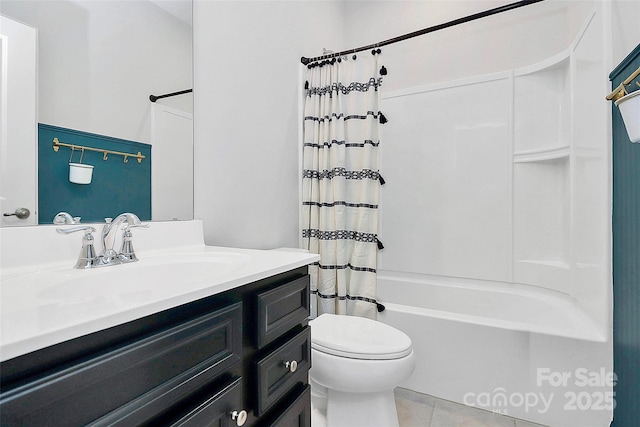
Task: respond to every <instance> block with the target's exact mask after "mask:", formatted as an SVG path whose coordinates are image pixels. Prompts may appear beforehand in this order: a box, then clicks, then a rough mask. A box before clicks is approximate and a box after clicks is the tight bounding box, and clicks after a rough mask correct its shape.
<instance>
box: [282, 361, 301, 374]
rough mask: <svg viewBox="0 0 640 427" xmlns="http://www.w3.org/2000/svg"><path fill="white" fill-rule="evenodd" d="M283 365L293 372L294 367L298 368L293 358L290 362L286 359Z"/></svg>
mask: <svg viewBox="0 0 640 427" xmlns="http://www.w3.org/2000/svg"><path fill="white" fill-rule="evenodd" d="M284 367H285V368H287V369H288V370H289V372H295V371H296V369H298V362H296V361H295V360H292V361H291V362H290V361H288V360H287V361H286V362H284Z"/></svg>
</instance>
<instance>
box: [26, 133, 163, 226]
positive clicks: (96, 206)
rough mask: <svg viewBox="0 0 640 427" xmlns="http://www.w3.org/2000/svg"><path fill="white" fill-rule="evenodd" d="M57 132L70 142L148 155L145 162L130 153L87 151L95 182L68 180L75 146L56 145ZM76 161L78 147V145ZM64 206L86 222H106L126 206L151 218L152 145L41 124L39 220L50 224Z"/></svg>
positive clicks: (77, 159)
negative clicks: (129, 155)
mask: <svg viewBox="0 0 640 427" xmlns="http://www.w3.org/2000/svg"><path fill="white" fill-rule="evenodd" d="M53 138H58V140H59V141H60V142H63V143H66V144H75V145H83V146H85V147H93V148H101V149H106V150H113V151H121V152H125V153H132V154H135V153H137V152H138V151H140V152H141V153H142V154H143V155H145V156H146V158H145V159H143V160H142V163H138V161H137V159H135V158H132V157H130V158H129V159H128V162H127V163H125V162H124V158H123V157H122V156H116V155H113V154H111V155H109V156H108V158H107V160H103V158H102V156H103V153H98V152H91V151H86V150H85V152H84V156H83V158H82V163H84V164H89V165H93V166H94V169H93V179H92V181H91V184H86V185H84V184H73V183H71V182H70V181H69V156H70V155H71V149H70V148H68V147H60V149H59V150H58V152H55V151H54V150H53ZM72 161H73V162H74V163H79V162H80V152H79V151H78V150H75V151H74V154H73V159H72ZM61 211H65V212H69V213H70V214H71V215H73V216H79V217H82V222H102V221H104V218H105V217H115V216H117V215H118V214H121V213H123V212H133V213H135V214H136V215H138V217H140V219H141V220H146V221H148V220H151V145H149V144H143V143H140V142H134V141H127V140H124V139H118V138H112V137H109V136H103V135H96V134H92V133H87V132H82V131H78V130H73V129H65V128H61V127H57V126H51V125H46V124H38V223H39V224H51V223H52V221H53V217H54V216H55V215H56V214H57V213H58V212H61Z"/></svg>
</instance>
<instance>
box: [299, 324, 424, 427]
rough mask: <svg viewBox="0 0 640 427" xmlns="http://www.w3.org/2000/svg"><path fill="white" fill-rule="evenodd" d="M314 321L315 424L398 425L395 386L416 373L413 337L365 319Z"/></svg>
mask: <svg viewBox="0 0 640 427" xmlns="http://www.w3.org/2000/svg"><path fill="white" fill-rule="evenodd" d="M309 324H310V325H311V370H310V371H309V382H310V384H311V406H312V417H313V418H312V419H313V421H314V423H313V424H314V427H322V425H323V424H325V425H326V426H327V427H347V426H348V427H359V426H362V427H371V426H376V427H398V415H397V412H396V404H395V399H394V395H393V389H394V388H395V387H396V386H397V385H398V384H399V383H400V382H402V381H403V380H405V379H406V378H408V377H409V375H411V373H412V372H413V369H414V366H415V360H414V353H413V349H412V345H411V339H410V338H409V337H408V336H407V335H406V334H405V333H403V332H401V331H399V330H397V329H395V328H393V327H391V326H389V325H387V324H384V323H381V322H377V321H375V320H371V319H365V318H362V317H354V316H337V315H334V314H322V315H321V316H319V317H318V318H316V319H314V320H312V321H311V322H309Z"/></svg>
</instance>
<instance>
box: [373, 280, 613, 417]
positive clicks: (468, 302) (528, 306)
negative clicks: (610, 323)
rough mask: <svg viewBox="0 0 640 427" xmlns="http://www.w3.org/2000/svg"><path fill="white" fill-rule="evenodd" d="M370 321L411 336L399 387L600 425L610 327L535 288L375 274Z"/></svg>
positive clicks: (606, 404)
mask: <svg viewBox="0 0 640 427" xmlns="http://www.w3.org/2000/svg"><path fill="white" fill-rule="evenodd" d="M378 299H379V301H380V302H381V303H382V304H384V305H385V307H386V310H385V311H384V312H382V313H379V315H378V320H380V321H382V322H385V323H388V324H390V325H392V326H394V327H396V328H398V329H400V330H402V331H404V332H405V333H407V334H408V335H409V336H410V337H411V339H412V340H413V345H414V351H415V352H416V356H417V358H416V359H417V365H416V369H415V372H414V374H413V375H412V376H411V377H410V378H409V379H408V380H407V381H405V382H404V383H402V384H401V385H400V386H401V387H405V388H408V389H411V390H414V391H417V392H420V393H426V394H429V395H432V396H436V397H439V398H443V399H447V400H451V401H455V402H459V403H463V404H467V405H470V406H476V407H480V408H482V409H486V410H489V411H494V412H499V413H502V414H506V415H509V416H513V417H516V418H521V419H525V420H529V421H533V422H537V423H541V424H545V425H550V426H562V427H570V426H580V427H591V426H593V427H601V426H602V427H604V426H609V423H610V420H611V417H612V404H613V400H614V396H613V395H612V386H611V381H612V379H611V378H610V377H611V375H612V372H611V371H612V367H611V366H601V365H602V362H601V361H603V360H610V359H611V356H610V354H607V353H608V352H610V351H611V350H610V348H611V345H610V344H607V341H608V340H609V339H610V331H608V330H607V328H606V327H601V326H599V325H597V324H596V323H595V322H594V321H593V320H591V318H590V317H589V316H588V315H587V314H586V313H585V311H584V310H582V308H581V307H580V306H579V305H578V304H576V302H575V301H574V300H572V299H571V298H569V297H566V296H563V295H562V294H558V293H554V292H551V291H545V290H541V289H537V288H534V287H527V286H520V285H510V284H496V283H492V284H489V283H486V282H480V281H465V280H460V279H446V278H431V277H428V276H424V275H411V274H407V273H390V272H384V271H381V272H379V275H378Z"/></svg>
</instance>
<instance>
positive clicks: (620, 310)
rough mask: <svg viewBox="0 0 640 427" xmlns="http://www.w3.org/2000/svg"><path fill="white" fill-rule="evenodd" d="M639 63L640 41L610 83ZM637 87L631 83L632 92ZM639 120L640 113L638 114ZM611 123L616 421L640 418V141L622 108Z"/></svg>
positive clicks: (624, 424) (625, 423)
mask: <svg viewBox="0 0 640 427" xmlns="http://www.w3.org/2000/svg"><path fill="white" fill-rule="evenodd" d="M638 67H640V45H638V46H637V47H636V48H635V49H634V50H633V52H631V54H629V56H627V58H625V60H624V61H623V62H622V63H621V64H620V65H619V66H618V67H616V69H615V70H613V72H612V73H611V74H610V76H609V78H610V79H611V84H612V86H611V87H612V88H615V87H617V86H618V85H619V84H620V83H621V82H622V81H623V80H625V79H626V78H627V77H629V75H631V74H632V73H633V72H634V71H635V70H637V69H638ZM632 88H636V89H637V86H636V84H635V82H633V85H632V86H628V90H629V91H633V89H632ZM638 120H640V118H638ZM612 125H613V224H612V227H613V369H614V371H615V373H616V374H617V376H618V382H617V385H616V387H615V388H614V391H615V393H616V396H615V399H616V407H615V409H614V412H613V423H612V424H611V425H612V426H616V427H630V426H637V425H638V422H639V420H640V144H632V143H631V142H630V141H629V136H628V135H627V131H626V129H625V127H624V123H623V121H622V117H621V116H620V111H619V109H618V107H616V106H615V105H613V103H612Z"/></svg>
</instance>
